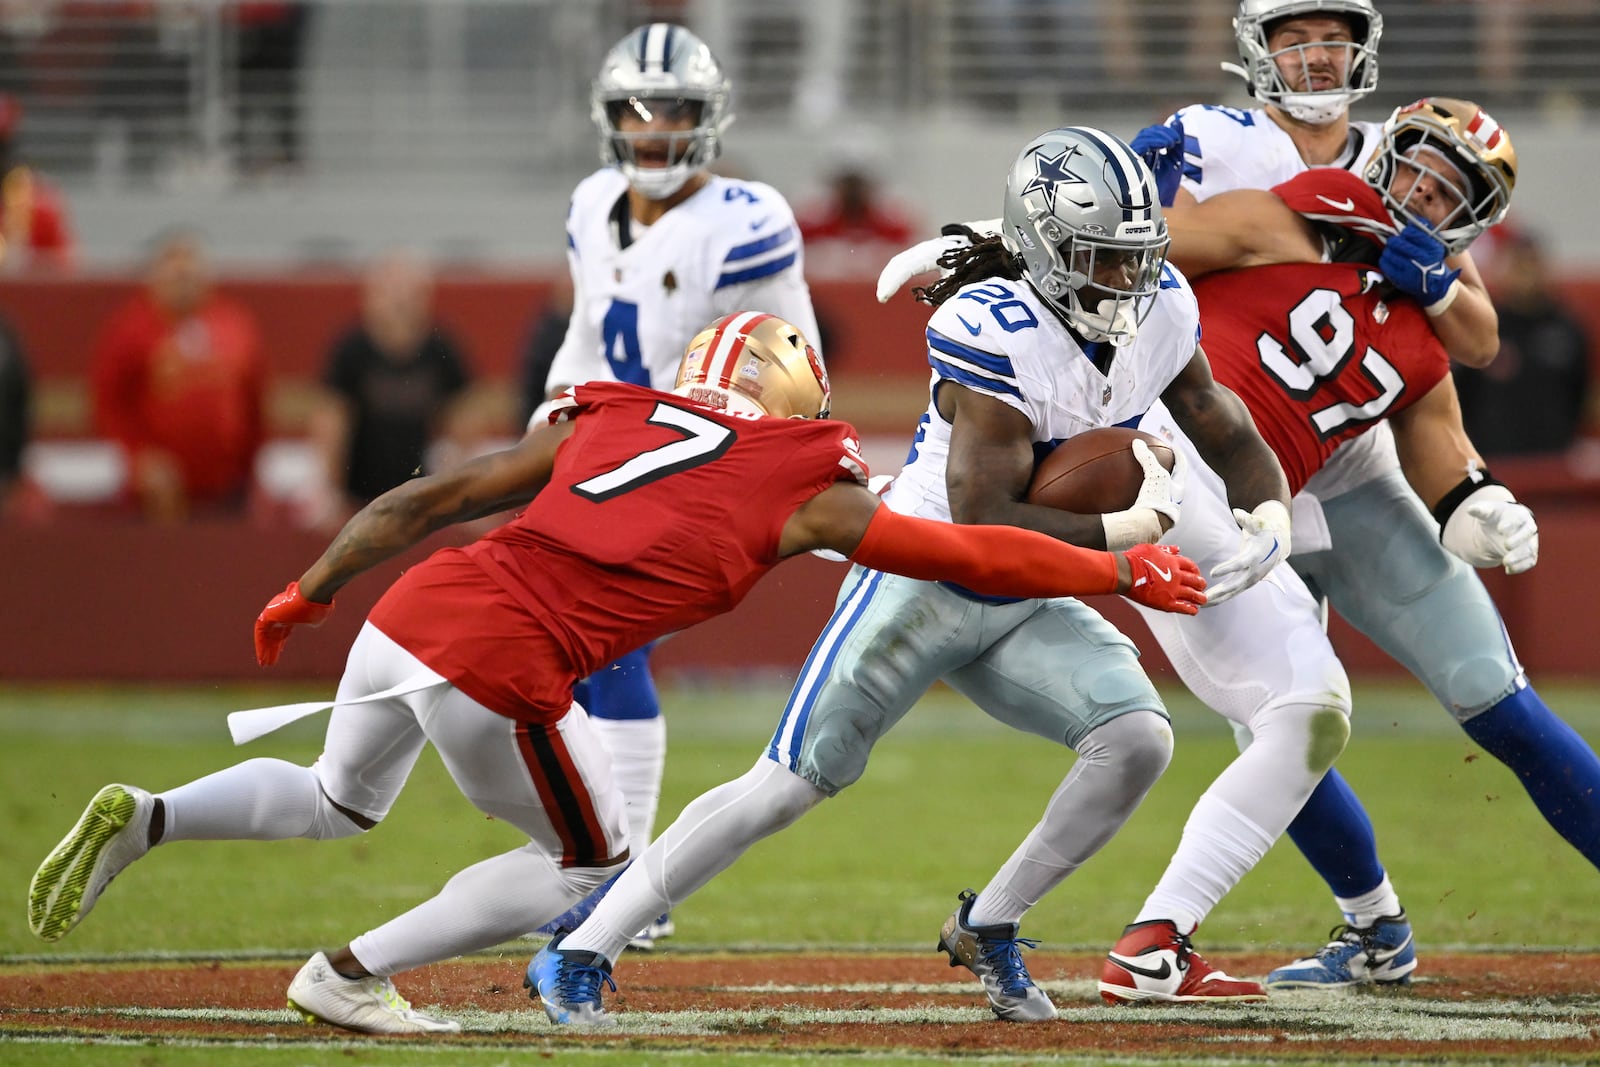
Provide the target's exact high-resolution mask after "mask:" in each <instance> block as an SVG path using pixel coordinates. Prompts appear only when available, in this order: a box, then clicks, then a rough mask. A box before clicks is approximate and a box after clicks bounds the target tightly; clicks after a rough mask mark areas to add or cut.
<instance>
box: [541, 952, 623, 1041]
mask: <svg viewBox="0 0 1600 1067" xmlns="http://www.w3.org/2000/svg"><path fill="white" fill-rule="evenodd" d="M563 937H565V935H564V934H563V935H558V936H556V937H554V938H552V939H551V941H550V943H549V944H548V945H546V946H545V947H544V948H542V949H540V950H539V954H538V955H537V956H534V957H533V960H532V962H530V963H529V964H528V976H527V977H526V978H524V979H523V980H522V986H523V988H524V989H526V990H527V991H528V997H529V999H530V1000H537V1001H538V1002H539V1003H540V1004H542V1005H544V1013H545V1014H546V1015H548V1016H549V1017H550V1021H551V1022H553V1023H555V1024H556V1025H557V1026H615V1025H617V1021H616V1020H615V1019H613V1018H612V1017H611V1016H610V1015H609V1014H608V1013H607V1012H606V1009H605V1008H604V1006H602V1005H601V1003H600V986H601V985H602V984H604V985H606V986H609V987H610V989H611V991H612V992H613V993H615V992H616V991H617V983H616V982H613V981H612V980H611V961H610V960H607V959H606V958H605V957H604V956H602V955H600V954H599V953H598V952H581V951H576V950H574V951H572V952H566V951H563V950H562V948H561V941H562V939H563Z"/></svg>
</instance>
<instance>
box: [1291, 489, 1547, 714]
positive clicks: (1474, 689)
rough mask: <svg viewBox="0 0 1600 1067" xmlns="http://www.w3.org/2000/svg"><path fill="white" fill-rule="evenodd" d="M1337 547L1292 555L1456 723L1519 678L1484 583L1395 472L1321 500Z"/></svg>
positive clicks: (1340, 610)
mask: <svg viewBox="0 0 1600 1067" xmlns="http://www.w3.org/2000/svg"><path fill="white" fill-rule="evenodd" d="M1322 510H1323V514H1324V515H1325V516H1326V518H1327V521H1328V530H1329V533H1330V534H1331V535H1332V538H1333V548H1332V549H1331V550H1330V551H1325V552H1313V553H1310V554H1308V555H1306V556H1304V557H1299V556H1296V557H1293V558H1292V559H1291V563H1292V564H1293V566H1294V567H1295V569H1296V570H1297V571H1299V572H1300V573H1302V574H1304V575H1305V576H1306V577H1307V579H1308V580H1309V581H1310V582H1311V583H1312V584H1314V585H1315V586H1316V587H1317V588H1318V589H1320V590H1321V591H1322V592H1323V594H1324V595H1326V596H1327V597H1328V600H1329V602H1330V603H1331V604H1332V605H1333V608H1334V610H1335V611H1337V612H1338V613H1339V614H1340V615H1342V616H1344V617H1345V618H1346V619H1347V620H1349V622H1350V624H1351V625H1352V626H1354V627H1355V628H1356V629H1358V630H1360V631H1361V632H1362V633H1364V634H1366V635H1367V636H1368V637H1369V638H1371V639H1372V641H1373V643H1375V644H1376V645H1377V646H1378V647H1379V648H1381V649H1383V650H1384V651H1385V652H1387V653H1388V654H1389V655H1391V656H1393V657H1394V658H1395V660H1396V661H1398V662H1399V663H1400V664H1401V665H1402V666H1404V667H1405V668H1406V669H1407V670H1409V671H1410V672H1411V673H1412V674H1414V675H1416V676H1417V678H1418V679H1420V680H1421V681H1422V683H1423V684H1424V685H1426V686H1427V687H1428V689H1429V690H1430V691H1431V692H1432V693H1433V695H1434V697H1435V698H1437V699H1438V701H1439V702H1440V703H1441V704H1443V705H1444V706H1445V707H1446V708H1448V709H1449V710H1450V712H1451V714H1453V715H1454V716H1455V717H1456V718H1457V719H1467V718H1470V717H1472V716H1473V715H1475V714H1477V713H1478V712H1480V711H1483V710H1484V709H1485V708H1488V707H1491V706H1492V705H1494V704H1496V703H1498V702H1499V701H1500V700H1501V699H1503V698H1504V697H1505V696H1507V695H1508V694H1510V693H1511V692H1513V691H1514V690H1515V689H1516V688H1517V687H1518V685H1519V684H1520V679H1521V678H1522V676H1523V672H1522V665H1521V664H1520V663H1518V662H1517V657H1516V651H1515V650H1514V649H1513V648H1512V646H1511V641H1510V638H1509V637H1507V635H1506V632H1505V625H1504V623H1502V622H1501V619H1500V613H1499V612H1498V611H1497V610H1496V609H1495V606H1494V601H1492V600H1491V599H1490V598H1489V592H1488V590H1486V589H1485V588H1484V587H1483V582H1482V581H1480V580H1479V578H1478V575H1477V573H1476V572H1475V571H1473V569H1472V568H1471V567H1470V566H1468V565H1467V564H1466V563H1464V562H1462V561H1461V560H1460V559H1458V558H1457V557H1455V556H1453V555H1451V554H1450V553H1449V552H1447V551H1446V550H1445V548H1444V546H1443V545H1441V544H1440V543H1439V526H1438V524H1437V523H1435V522H1434V521H1433V517H1432V516H1430V515H1429V514H1428V513H1427V511H1425V510H1424V509H1423V506H1422V502H1421V501H1419V500H1418V499H1417V497H1416V494H1415V493H1413V492H1412V491H1411V488H1410V486H1409V485H1407V484H1406V481H1405V478H1404V477H1403V476H1402V475H1401V474H1400V473H1399V472H1398V471H1392V472H1389V473H1387V474H1384V475H1382V476H1380V477H1378V478H1375V479H1372V480H1370V481H1368V482H1366V483H1364V484H1362V485H1360V486H1357V487H1356V488H1355V489H1352V490H1350V491H1349V492H1346V493H1342V494H1340V495H1339V496H1336V497H1333V498H1332V499H1328V500H1324V501H1323V502H1322Z"/></svg>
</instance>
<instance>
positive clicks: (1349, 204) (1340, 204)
mask: <svg viewBox="0 0 1600 1067" xmlns="http://www.w3.org/2000/svg"><path fill="white" fill-rule="evenodd" d="M1317 199H1318V200H1321V201H1322V202H1323V203H1324V204H1327V205H1328V206H1329V207H1331V208H1333V209H1334V210H1335V211H1354V210H1355V209H1356V202H1355V201H1354V200H1352V199H1350V198H1349V197H1346V198H1345V199H1343V200H1329V199H1328V198H1327V197H1325V196H1323V195H1322V194H1321V193H1318V194H1317Z"/></svg>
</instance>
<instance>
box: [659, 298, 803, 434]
mask: <svg viewBox="0 0 1600 1067" xmlns="http://www.w3.org/2000/svg"><path fill="white" fill-rule="evenodd" d="M673 392H674V393H676V394H677V395H679V396H682V397H686V398H688V399H690V400H693V401H694V402H695V403H697V404H703V405H705V406H706V407H709V408H712V409H714V410H718V411H731V412H736V413H740V414H747V415H772V416H775V417H777V418H780V419H825V418H827V417H828V411H829V403H830V400H831V391H830V389H829V385H828V371H827V368H826V367H824V366H823V363H822V357H821V356H820V355H819V354H818V353H817V350H816V349H814V348H812V347H811V344H810V343H809V342H808V341H807V340H806V338H805V335H804V334H802V333H801V332H800V331H799V330H798V329H797V328H795V327H794V326H792V325H790V324H789V323H788V322H786V321H784V320H783V319H780V318H778V316H776V315H767V314H763V313H761V312H755V311H741V312H737V313H735V314H732V315H725V316H723V317H722V318H720V319H718V320H717V321H716V322H713V323H712V324H711V325H710V326H707V327H706V328H705V329H704V330H701V331H700V333H699V334H697V335H696V336H695V339H694V340H693V341H690V342H689V348H688V350H687V351H686V352H685V353H684V356H683V362H682V363H680V364H679V366H678V380H677V384H676V386H675V387H674V388H673Z"/></svg>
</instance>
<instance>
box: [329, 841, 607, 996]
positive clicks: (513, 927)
mask: <svg viewBox="0 0 1600 1067" xmlns="http://www.w3.org/2000/svg"><path fill="white" fill-rule="evenodd" d="M612 873H613V871H612V870H608V869H604V868H596V867H576V868H568V869H562V868H561V867H559V866H557V865H556V863H555V861H554V860H553V859H551V858H550V857H549V856H547V855H545V854H544V853H542V852H537V851H535V850H534V846H532V845H526V846H524V847H522V848H519V849H517V850H515V851H513V852H505V853H502V854H501V855H498V856H492V857H490V858H489V859H486V860H484V861H482V862H481V863H475V864H473V865H472V866H471V867H468V868H467V869H466V870H464V871H461V872H459V873H457V874H456V875H455V876H454V877H452V878H451V879H450V880H449V881H448V882H446V883H445V885H444V888H443V889H441V890H439V894H438V895H437V896H435V897H433V898H432V899H431V900H425V901H423V902H422V903H421V904H418V905H417V906H416V907H414V908H412V909H411V910H410V911H408V912H406V913H405V914H404V915H400V916H397V917H395V918H393V919H390V920H389V921H388V922H386V923H384V924H383V925H382V926H380V927H378V928H377V929H375V930H370V931H368V932H367V933H364V934H362V935H361V936H360V937H358V938H356V939H355V940H354V941H351V942H350V951H351V952H352V953H354V954H355V957H356V959H358V960H360V961H361V965H362V966H363V967H365V968H366V969H367V970H369V971H371V972H372V973H373V974H376V975H379V976H386V975H392V974H399V973H400V972H401V971H408V970H410V969H411V968H413V967H421V966H422V965H423V964H426V963H437V962H439V961H440V960H448V959H454V958H455V957H456V956H461V955H465V954H466V953H469V952H481V951H482V950H484V949H488V948H493V947H494V946H496V945H499V944H502V943H504V942H507V941H513V940H516V939H517V938H519V937H521V936H522V935H524V934H526V933H527V932H528V931H529V930H532V929H535V928H536V927H538V926H540V925H541V924H543V923H546V922H549V921H550V920H551V919H553V918H555V917H556V916H557V915H560V914H561V913H562V912H563V911H566V910H567V909H568V908H570V907H571V906H572V905H573V904H576V903H577V902H578V901H579V900H581V899H582V898H583V897H584V896H585V895H586V894H587V893H588V892H589V891H590V890H591V889H593V888H594V887H595V886H597V885H599V884H600V883H601V882H603V881H605V879H606V878H608V877H610V876H611V874H612Z"/></svg>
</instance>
